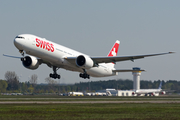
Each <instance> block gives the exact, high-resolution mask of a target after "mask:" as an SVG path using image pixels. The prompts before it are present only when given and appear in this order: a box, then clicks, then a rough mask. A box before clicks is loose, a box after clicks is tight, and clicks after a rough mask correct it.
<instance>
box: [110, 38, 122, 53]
mask: <svg viewBox="0 0 180 120" xmlns="http://www.w3.org/2000/svg"><path fill="white" fill-rule="evenodd" d="M119 44H120V41H119V40H116V42H115V44H114V45H113V47H112V49H111V51H110V52H109V54H108V56H116V55H117V53H118V48H119Z"/></svg>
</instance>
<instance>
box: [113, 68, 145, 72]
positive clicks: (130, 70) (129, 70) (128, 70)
mask: <svg viewBox="0 0 180 120" xmlns="http://www.w3.org/2000/svg"><path fill="white" fill-rule="evenodd" d="M142 71H145V70H132V69H124V70H113V72H142Z"/></svg>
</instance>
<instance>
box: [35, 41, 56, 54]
mask: <svg viewBox="0 0 180 120" xmlns="http://www.w3.org/2000/svg"><path fill="white" fill-rule="evenodd" d="M36 46H37V47H40V48H43V49H45V50H48V51H51V52H54V45H53V44H52V43H49V42H46V41H43V40H40V39H38V38H36Z"/></svg>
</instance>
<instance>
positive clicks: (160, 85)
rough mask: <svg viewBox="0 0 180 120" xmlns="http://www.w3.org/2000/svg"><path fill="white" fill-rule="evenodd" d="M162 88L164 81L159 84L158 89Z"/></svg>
mask: <svg viewBox="0 0 180 120" xmlns="http://www.w3.org/2000/svg"><path fill="white" fill-rule="evenodd" d="M161 87H162V81H161V83H160V84H159V88H158V89H161Z"/></svg>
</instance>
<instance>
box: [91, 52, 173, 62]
mask: <svg viewBox="0 0 180 120" xmlns="http://www.w3.org/2000/svg"><path fill="white" fill-rule="evenodd" d="M171 53H173V52H168V53H159V54H148V55H135V56H115V57H91V59H92V60H93V61H94V62H95V63H110V62H113V63H116V62H119V61H127V60H131V61H133V62H134V60H135V59H141V58H145V57H151V56H158V55H165V54H171Z"/></svg>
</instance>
